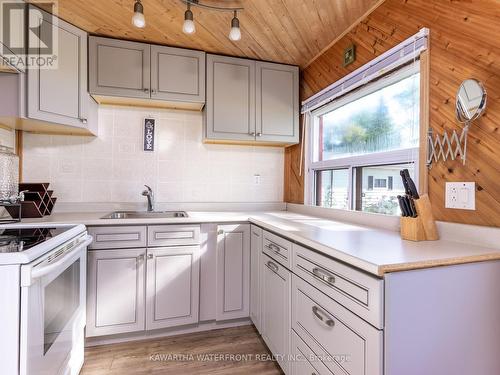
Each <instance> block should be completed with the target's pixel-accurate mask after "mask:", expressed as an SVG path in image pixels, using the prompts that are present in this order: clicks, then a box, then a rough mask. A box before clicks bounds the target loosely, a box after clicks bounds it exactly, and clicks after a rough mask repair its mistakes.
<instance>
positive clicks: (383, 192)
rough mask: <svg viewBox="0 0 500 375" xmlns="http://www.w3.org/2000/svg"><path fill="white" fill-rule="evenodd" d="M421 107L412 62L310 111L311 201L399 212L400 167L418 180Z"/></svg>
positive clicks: (394, 213)
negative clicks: (311, 120)
mask: <svg viewBox="0 0 500 375" xmlns="http://www.w3.org/2000/svg"><path fill="white" fill-rule="evenodd" d="M419 108H420V74H419V64H411V65H410V66H406V67H402V68H399V69H398V70H397V71H395V72H393V73H391V74H390V75H387V76H385V77H382V78H380V79H378V80H377V81H375V82H371V83H368V84H366V85H364V86H363V87H361V88H359V89H358V90H356V91H354V92H351V93H348V94H346V95H345V96H343V97H341V98H339V99H337V100H335V101H333V102H332V103H330V104H328V105H326V106H324V107H321V108H319V109H317V110H315V111H314V112H312V119H313V124H312V126H311V129H310V132H311V133H310V136H309V139H310V145H309V150H310V154H309V163H308V164H309V165H308V167H309V168H308V171H309V172H308V184H309V188H310V189H309V191H310V194H311V196H310V197H309V199H310V200H311V201H312V203H313V204H315V205H318V206H322V207H330V208H338V209H351V210H359V211H366V212H376V213H383V214H390V215H397V214H399V205H398V201H397V195H401V194H404V188H403V185H402V182H401V178H400V175H399V171H400V170H401V169H403V168H407V169H409V171H410V174H411V175H412V177H413V178H414V179H415V180H418V176H415V174H416V173H415V171H418V165H417V164H418V155H419V153H418V147H419Z"/></svg>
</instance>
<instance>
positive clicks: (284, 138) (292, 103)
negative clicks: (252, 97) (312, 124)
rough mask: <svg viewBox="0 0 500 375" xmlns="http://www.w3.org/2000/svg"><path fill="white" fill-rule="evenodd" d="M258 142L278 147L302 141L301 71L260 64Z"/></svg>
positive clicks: (258, 66)
mask: <svg viewBox="0 0 500 375" xmlns="http://www.w3.org/2000/svg"><path fill="white" fill-rule="evenodd" d="M256 76H257V77H256V110H257V112H256V128H257V140H259V141H264V142H277V143H297V142H298V141H299V68H298V67H296V66H291V65H281V64H272V63H265V62H257V65H256Z"/></svg>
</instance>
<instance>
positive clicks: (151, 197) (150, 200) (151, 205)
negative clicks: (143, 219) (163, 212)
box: [142, 185, 155, 212]
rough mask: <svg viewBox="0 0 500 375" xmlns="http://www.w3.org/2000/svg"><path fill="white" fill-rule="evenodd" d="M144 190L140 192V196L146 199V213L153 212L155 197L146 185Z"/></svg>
mask: <svg viewBox="0 0 500 375" xmlns="http://www.w3.org/2000/svg"><path fill="white" fill-rule="evenodd" d="M144 186H145V187H146V190H144V191H143V192H142V195H143V196H145V197H147V198H148V212H153V211H154V210H155V197H154V194H153V189H151V188H150V187H149V186H148V185H144Z"/></svg>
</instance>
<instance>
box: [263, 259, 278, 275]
mask: <svg viewBox="0 0 500 375" xmlns="http://www.w3.org/2000/svg"><path fill="white" fill-rule="evenodd" d="M266 266H267V268H269V269H270V270H271V271H273V272H274V273H278V270H279V267H278V266H277V265H276V263H274V262H271V261H268V262H267V263H266Z"/></svg>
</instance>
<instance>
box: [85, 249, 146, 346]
mask: <svg viewBox="0 0 500 375" xmlns="http://www.w3.org/2000/svg"><path fill="white" fill-rule="evenodd" d="M145 256H146V249H119V250H93V251H89V253H88V265H87V267H88V288H87V329H86V335H87V337H91V336H102V335H111V334H117V333H124V332H134V331H142V330H144V328H145V326H144V315H145V313H144V304H145V298H144V279H145V264H144V263H145Z"/></svg>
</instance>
